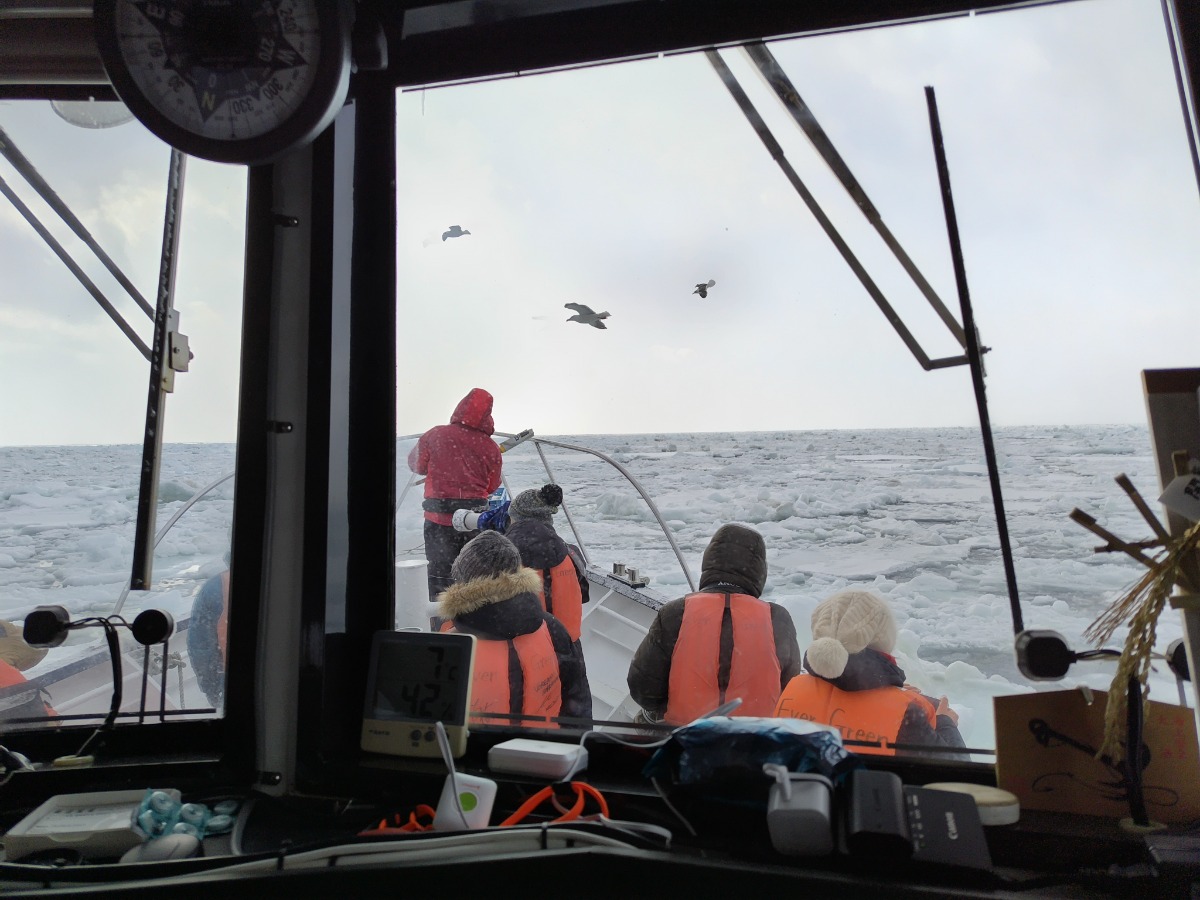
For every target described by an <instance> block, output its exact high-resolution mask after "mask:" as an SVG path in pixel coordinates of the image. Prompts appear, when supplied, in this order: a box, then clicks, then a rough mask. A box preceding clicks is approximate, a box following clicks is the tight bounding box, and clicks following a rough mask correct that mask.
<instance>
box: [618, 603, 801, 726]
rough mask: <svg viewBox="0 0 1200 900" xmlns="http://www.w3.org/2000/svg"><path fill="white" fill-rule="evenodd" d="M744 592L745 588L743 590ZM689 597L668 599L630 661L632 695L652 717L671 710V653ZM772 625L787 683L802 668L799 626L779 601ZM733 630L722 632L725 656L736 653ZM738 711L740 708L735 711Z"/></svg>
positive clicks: (781, 677) (782, 678) (781, 673)
mask: <svg viewBox="0 0 1200 900" xmlns="http://www.w3.org/2000/svg"><path fill="white" fill-rule="evenodd" d="M722 591H735V592H742V591H741V588H740V587H738V586H737V585H731V584H721V583H717V584H706V585H704V586H703V587H701V588H700V591H699V593H702V594H703V593H709V592H714V593H721V592H722ZM743 593H744V592H743ZM686 602H687V597H681V598H679V599H678V600H671V601H670V602H668V603H664V604H663V605H662V607H661V608H660V609H659V611H658V615H656V616H655V617H654V621H653V622H651V623H650V631H649V633H647V635H646V637H645V638H643V639H642V643H641V645H640V646H639V647H638V648H637V651H636V652H635V653H634V655H633V661H632V662H631V663H630V664H629V675H628V677H627V679H626V681H627V683H628V685H629V693H630V696H632V697H633V699H634V701H635V702H636V703H637V704H638V706H640V707H641V708H642V709H644V710H645V711H646V712H647V713H648V714H649V716H650V718H651V719H654V720H659V719H661V718H662V717H663V714H664V713H665V712H666V711H667V700H668V693H669V690H668V689H669V686H670V682H671V657H672V656H673V655H674V652H675V645H676V643H677V642H678V640H679V629H680V626H682V625H683V611H684V604H685V603H686ZM769 606H770V607H771V627H772V630H773V631H774V632H775V655H776V657H777V658H778V659H779V687H780V689H781V690H782V689H783V687H784V686H785V685H786V684H787V683H788V682H789V681H791V680H792V678H793V677H794V676H796V675H799V674H800V672H801V656H800V645H799V643H798V642H797V641H796V626H795V624H794V623H793V622H792V616H791V614H790V613H789V612H788V611H787V610H786V609H784V608H783V607H782V606H780V605H779V604H777V603H770V604H769ZM732 642H733V635H732V633H731V632H730V633H726V632H722V635H721V659H728V658H730V656H731V655H732V648H733V643H732ZM734 715H736V711H735V712H734Z"/></svg>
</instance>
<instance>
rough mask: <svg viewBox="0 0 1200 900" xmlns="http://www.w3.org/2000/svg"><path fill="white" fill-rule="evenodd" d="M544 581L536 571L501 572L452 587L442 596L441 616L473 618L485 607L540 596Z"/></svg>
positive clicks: (439, 609)
mask: <svg viewBox="0 0 1200 900" xmlns="http://www.w3.org/2000/svg"><path fill="white" fill-rule="evenodd" d="M541 588H542V578H541V576H540V575H538V573H537V572H535V571H533V569H526V568H523V567H522V568H521V569H519V570H518V571H516V572H501V573H500V574H498V575H492V576H488V577H485V578H473V579H471V580H470V581H463V582H460V583H459V584H452V585H450V587H449V588H447V589H446V590H445V591H444V592H443V593H441V594H439V595H438V614H439V615H441V616H442V617H444V618H447V619H458V618H461V617H462V616H466V615H470V614H471V613H473V612H476V611H478V610H480V609H483V608H484V607H485V606H490V605H492V604H494V603H501V602H503V601H505V600H511V599H512V598H513V597H516V596H517V595H518V594H535V595H536V594H537V592H538V591H539V590H541Z"/></svg>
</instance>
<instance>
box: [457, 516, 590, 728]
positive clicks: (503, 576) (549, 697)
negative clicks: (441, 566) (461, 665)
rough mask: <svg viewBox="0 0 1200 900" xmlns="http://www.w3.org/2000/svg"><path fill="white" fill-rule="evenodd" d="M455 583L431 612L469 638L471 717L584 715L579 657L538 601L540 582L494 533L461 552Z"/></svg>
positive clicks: (586, 705) (585, 694)
mask: <svg viewBox="0 0 1200 900" xmlns="http://www.w3.org/2000/svg"><path fill="white" fill-rule="evenodd" d="M450 574H451V577H452V578H453V579H454V583H453V584H451V585H450V587H448V588H447V589H446V590H445V591H444V592H443V593H442V594H441V595H440V596H439V597H438V613H439V614H440V615H441V616H443V617H444V618H446V619H448V620H450V622H451V627H452V629H453V630H454V631H458V632H463V633H466V634H473V635H475V637H476V638H478V641H477V642H476V645H475V678H474V680H473V681H472V683H471V712H472V713H473V714H474V716H475V717H476V718H479V717H481V716H482V717H484V719H485V721H488V722H489V723H490V724H510V723H511V724H517V725H520V724H527V725H529V726H531V727H546V724H545V723H538V722H527V723H521V722H519V721H514V720H507V719H490V720H489V719H487V718H486V716H485V715H484V714H486V713H505V714H512V715H529V716H542V717H554V716H576V717H580V718H591V715H592V692H591V689H590V688H589V687H588V683H587V676H586V675H585V674H584V671H583V657H582V656H581V655H580V654H579V651H578V650H576V648H575V645H574V644H573V643H572V642H571V636H570V635H569V634H568V633H567V629H566V628H565V627H564V626H563V624H562V623H561V622H560V621H558V619H556V618H554V616H552V615H550V614H549V613H548V612H546V611H545V610H544V609H542V607H541V604H540V603H538V599H537V590H538V588H539V587H540V586H541V583H542V579H541V577H540V576H539V575H538V574H537V572H534V571H533V570H532V569H526V568H524V567H522V565H521V554H520V553H519V552H518V551H517V548H516V547H514V546H513V543H512V541H510V540H509V539H508V538H506V537H505V536H504V535H502V534H500V533H499V532H498V531H484V532H481V533H480V534H479V535H478V536H476V537H474V538H472V539H471V541H470V542H469V543H468V544H467V545H466V546H465V547H463V549H462V550H461V551H460V552H459V554H458V558H457V559H455V560H454V564H453V565H452V566H451V569H450Z"/></svg>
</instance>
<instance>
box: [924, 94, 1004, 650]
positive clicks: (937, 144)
mask: <svg viewBox="0 0 1200 900" xmlns="http://www.w3.org/2000/svg"><path fill="white" fill-rule="evenodd" d="M925 100H926V102H927V103H928V105H929V127H930V130H931V132H932V135H933V153H934V156H935V157H936V159H937V170H938V182H939V183H940V184H941V188H942V207H943V208H944V209H945V211H946V231H947V234H948V236H949V238H950V256H951V258H952V259H953V260H954V280H955V282H956V284H957V285H958V301H959V304H960V305H961V307H962V324H963V331H964V332H965V333H966V337H967V360H968V362H970V364H971V382H972V383H973V384H974V385H975V405H976V406H977V407H978V408H979V430H980V431H981V432H982V434H983V453H984V456H985V457H986V458H987V469H988V480H989V481H990V482H991V486H992V503H993V505H994V506H995V508H996V530H997V531H998V532H999V535H1000V555H1001V557H1002V558H1003V560H1004V578H1005V581H1006V582H1007V583H1008V604H1009V608H1010V610H1011V611H1012V620H1013V634H1018V633H1020V632H1022V631H1024V630H1025V622H1024V617H1023V616H1022V615H1021V601H1020V599H1019V597H1018V595H1017V573H1016V569H1015V567H1014V566H1013V558H1012V545H1011V544H1010V543H1009V539H1008V520H1007V519H1006V518H1005V515H1004V498H1003V496H1002V495H1001V492H1000V470H999V467H998V466H997V464H996V448H995V446H993V444H992V425H991V421H990V420H989V417H988V408H987V389H986V387H985V385H984V383H983V357H982V355H981V354H980V350H979V334H978V332H977V331H976V330H975V315H974V313H973V311H972V309H971V295H970V292H969V291H968V290H967V270H966V267H965V265H964V264H963V255H962V244H961V243H960V242H959V239H958V218H957V217H956V216H955V214H954V197H953V196H952V195H951V193H950V170H949V168H948V167H947V166H946V149H945V147H944V146H943V144H942V125H941V122H940V121H939V120H938V112H937V98H936V97H934V94H933V88H932V87H926V88H925Z"/></svg>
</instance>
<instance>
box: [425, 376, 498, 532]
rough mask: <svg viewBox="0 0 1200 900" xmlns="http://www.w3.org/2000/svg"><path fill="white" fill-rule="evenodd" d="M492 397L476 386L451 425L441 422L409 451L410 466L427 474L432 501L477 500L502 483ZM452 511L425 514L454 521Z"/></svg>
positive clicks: (438, 520) (445, 522)
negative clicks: (494, 435) (495, 438)
mask: <svg viewBox="0 0 1200 900" xmlns="http://www.w3.org/2000/svg"><path fill="white" fill-rule="evenodd" d="M495 430H496V428H495V425H494V424H493V423H492V395H491V394H489V393H488V392H487V391H485V390H483V389H482V388H473V389H472V390H471V392H470V393H469V394H467V396H465V397H463V399H462V400H460V401H459V403H458V406H456V407H455V408H454V414H453V415H452V416H451V417H450V424H449V425H436V426H434V427H433V428H430V429H429V430H428V431H427V432H425V433H424V434H423V435H421V437H420V439H419V440H418V441H417V443H416V445H415V446H414V447H413V448H412V450H410V451H409V453H408V467H409V468H410V469H411V470H412V471H414V472H416V473H417V474H418V475H424V476H425V498H426V499H427V500H431V499H440V500H478V501H479V508H480V509H482V508H483V505H484V501H486V500H487V498H488V495H489V494H491V493H492V491H494V490H496V488H498V487H499V486H500V468H501V463H500V448H499V446H497V444H496V442H495V441H494V440H492V433H493V432H494V431H495ZM452 516H453V510H451V511H449V512H433V511H428V510H427V511H426V512H425V518H426V519H428V520H429V521H430V522H434V523H436V524H438V525H450V524H451V517H452Z"/></svg>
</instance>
